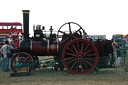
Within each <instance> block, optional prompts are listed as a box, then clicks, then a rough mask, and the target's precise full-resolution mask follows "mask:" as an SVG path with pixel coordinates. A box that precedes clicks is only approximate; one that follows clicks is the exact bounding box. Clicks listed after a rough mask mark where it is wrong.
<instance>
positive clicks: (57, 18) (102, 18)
mask: <svg viewBox="0 0 128 85" xmlns="http://www.w3.org/2000/svg"><path fill="white" fill-rule="evenodd" d="M22 10H30V19H29V20H30V24H29V25H30V26H29V27H30V35H33V32H32V29H33V25H34V24H35V25H37V24H40V25H44V26H45V29H46V30H48V29H49V28H50V26H53V29H54V30H55V31H58V29H59V27H60V26H61V25H62V24H64V23H66V22H76V23H78V24H80V25H81V26H82V27H83V29H85V31H86V32H87V34H88V35H106V37H107V38H108V39H111V38H112V35H113V34H124V35H125V34H128V30H127V29H128V0H0V11H1V12H0V22H21V23H23V14H22Z"/></svg>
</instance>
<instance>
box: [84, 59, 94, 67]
mask: <svg viewBox="0 0 128 85" xmlns="http://www.w3.org/2000/svg"><path fill="white" fill-rule="evenodd" d="M84 61H85V62H86V63H88V64H89V65H90V66H93V65H92V64H91V63H89V62H88V61H87V60H84Z"/></svg>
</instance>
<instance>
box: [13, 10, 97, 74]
mask: <svg viewBox="0 0 128 85" xmlns="http://www.w3.org/2000/svg"><path fill="white" fill-rule="evenodd" d="M72 26H73V27H72ZM74 26H75V27H74ZM66 28H67V29H68V31H64V30H65V29H66ZM75 28H76V30H75V31H72V30H73V29H75ZM23 29H24V30H23V40H22V41H21V42H20V46H19V49H20V51H19V53H18V54H16V55H15V56H14V57H13V58H12V60H11V68H12V70H13V71H14V72H17V68H16V66H15V65H16V63H17V64H19V63H28V64H29V66H30V69H29V71H31V70H32V68H36V67H37V64H38V57H37V56H42V57H43V56H49V55H50V56H55V58H54V60H55V61H57V62H58V63H59V67H60V69H63V68H64V67H65V68H66V69H67V70H69V71H70V72H72V73H75V74H85V73H89V72H91V71H92V70H93V69H94V68H95V67H96V65H97V63H98V57H99V51H98V50H97V47H96V46H97V45H96V46H95V43H94V44H93V42H92V41H90V40H88V39H87V37H88V36H87V34H86V32H85V31H84V29H83V28H82V27H81V26H80V25H79V24H77V23H74V22H68V23H65V24H63V25H62V26H61V27H60V28H59V30H58V32H57V34H53V31H52V30H53V29H52V27H51V28H50V29H49V30H50V36H49V37H47V34H46V35H45V34H44V33H43V30H44V27H43V26H41V25H37V26H36V28H35V27H34V36H33V37H32V38H30V37H29V10H23Z"/></svg>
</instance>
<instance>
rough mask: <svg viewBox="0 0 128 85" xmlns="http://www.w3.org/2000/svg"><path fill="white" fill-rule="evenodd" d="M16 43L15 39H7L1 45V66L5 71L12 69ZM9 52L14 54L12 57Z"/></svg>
mask: <svg viewBox="0 0 128 85" xmlns="http://www.w3.org/2000/svg"><path fill="white" fill-rule="evenodd" d="M16 49H17V47H16V45H14V42H13V41H10V42H9V41H5V44H4V45H3V46H2V47H1V49H0V52H1V55H0V67H1V69H2V70H3V71H4V72H8V71H10V69H9V68H10V67H9V66H10V61H11V58H12V57H13V56H14V55H15V54H16ZM8 53H10V54H12V55H11V56H10V57H9V56H8Z"/></svg>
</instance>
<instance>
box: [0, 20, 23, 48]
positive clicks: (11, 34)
mask: <svg viewBox="0 0 128 85" xmlns="http://www.w3.org/2000/svg"><path fill="white" fill-rule="evenodd" d="M4 26H12V28H13V27H14V26H20V27H21V28H20V29H9V28H8V29H7V28H4ZM0 27H2V28H0V36H2V37H5V38H6V39H7V38H11V39H12V40H13V41H14V44H15V45H16V46H17V47H19V42H20V40H16V38H18V37H19V33H22V24H21V23H19V22H0ZM21 37H22V36H21ZM3 44H4V42H1V43H0V46H2V45H3Z"/></svg>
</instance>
